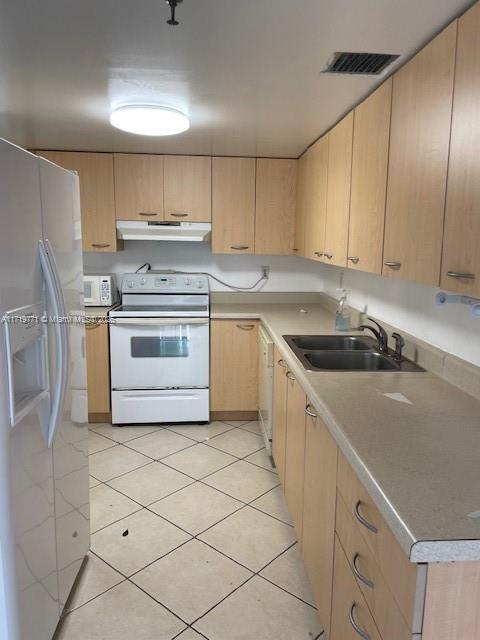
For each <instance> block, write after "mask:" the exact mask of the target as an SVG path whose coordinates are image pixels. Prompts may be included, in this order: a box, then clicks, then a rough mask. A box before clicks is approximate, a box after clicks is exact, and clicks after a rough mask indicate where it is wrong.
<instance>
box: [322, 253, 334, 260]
mask: <svg viewBox="0 0 480 640" xmlns="http://www.w3.org/2000/svg"><path fill="white" fill-rule="evenodd" d="M323 255H324V256H325V258H327V260H331V259H332V258H333V253H324V254H323Z"/></svg>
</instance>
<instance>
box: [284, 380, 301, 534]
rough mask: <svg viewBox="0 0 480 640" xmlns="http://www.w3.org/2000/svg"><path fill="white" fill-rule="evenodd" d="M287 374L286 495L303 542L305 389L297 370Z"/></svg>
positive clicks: (296, 528) (290, 511)
mask: <svg viewBox="0 0 480 640" xmlns="http://www.w3.org/2000/svg"><path fill="white" fill-rule="evenodd" d="M286 377H287V436H286V448H285V499H286V501H287V506H288V511H289V513H290V516H291V518H292V521H293V524H294V526H295V531H296V532H297V536H298V541H299V544H300V546H301V542H302V522H303V475H304V462H305V460H304V456H305V405H306V396H305V393H304V391H303V389H302V387H301V386H300V384H299V383H298V382H297V380H296V379H295V377H294V376H293V374H292V373H291V372H290V371H288V372H287V374H286Z"/></svg>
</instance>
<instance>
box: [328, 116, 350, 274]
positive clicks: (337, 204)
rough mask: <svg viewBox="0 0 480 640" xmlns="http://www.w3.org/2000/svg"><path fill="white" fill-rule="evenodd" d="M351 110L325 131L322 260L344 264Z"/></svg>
mask: <svg viewBox="0 0 480 640" xmlns="http://www.w3.org/2000/svg"><path fill="white" fill-rule="evenodd" d="M352 142H353V111H351V112H350V113H349V114H348V115H347V116H345V118H343V120H341V121H340V122H339V123H338V124H337V125H336V126H335V127H334V128H333V129H332V130H331V131H330V133H329V134H328V147H329V148H328V186H327V214H326V216H327V217H326V226H325V251H324V255H323V258H324V262H326V263H327V264H335V265H337V266H339V267H345V266H346V264H347V246H348V217H349V212H350V183H351V177H352Z"/></svg>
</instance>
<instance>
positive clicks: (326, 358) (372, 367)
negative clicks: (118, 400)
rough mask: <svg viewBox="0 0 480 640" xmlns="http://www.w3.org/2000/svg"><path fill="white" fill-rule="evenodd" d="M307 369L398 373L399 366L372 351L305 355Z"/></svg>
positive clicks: (325, 352)
mask: <svg viewBox="0 0 480 640" xmlns="http://www.w3.org/2000/svg"><path fill="white" fill-rule="evenodd" d="M304 357H305V360H306V361H307V362H308V364H309V365H310V366H309V367H308V368H311V369H315V370H321V371H325V370H328V371H400V369H401V367H400V365H399V364H398V363H397V362H395V361H394V360H392V358H389V357H388V356H385V355H383V354H382V353H377V352H373V351H323V352H322V351H314V352H309V353H305V355H304Z"/></svg>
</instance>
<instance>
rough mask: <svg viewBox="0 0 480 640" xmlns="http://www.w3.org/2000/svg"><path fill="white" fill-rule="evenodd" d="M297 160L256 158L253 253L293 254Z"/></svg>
mask: <svg viewBox="0 0 480 640" xmlns="http://www.w3.org/2000/svg"><path fill="white" fill-rule="evenodd" d="M296 188H297V160H284V159H269V158H257V175H256V206H255V253H256V254H258V255H263V254H266V255H292V253H293V245H294V233H295V203H296Z"/></svg>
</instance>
